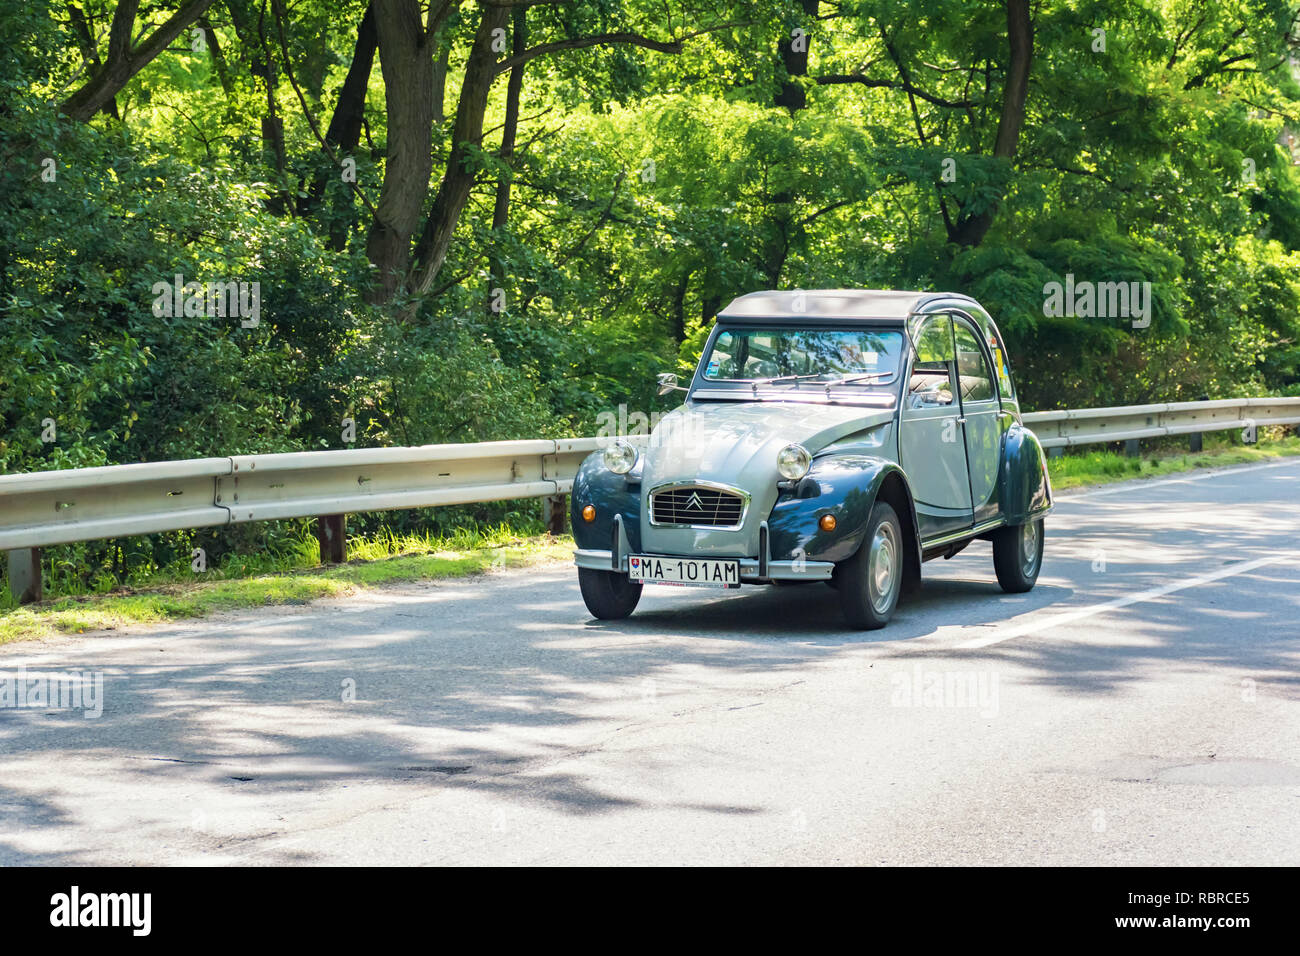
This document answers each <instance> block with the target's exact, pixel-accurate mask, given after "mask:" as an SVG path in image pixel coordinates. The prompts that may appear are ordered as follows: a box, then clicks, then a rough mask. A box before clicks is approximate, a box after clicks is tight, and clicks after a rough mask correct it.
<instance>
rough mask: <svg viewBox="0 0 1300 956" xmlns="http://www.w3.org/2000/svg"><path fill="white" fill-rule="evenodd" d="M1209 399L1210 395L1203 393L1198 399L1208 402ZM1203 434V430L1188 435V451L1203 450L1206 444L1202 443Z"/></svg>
mask: <svg viewBox="0 0 1300 956" xmlns="http://www.w3.org/2000/svg"><path fill="white" fill-rule="evenodd" d="M1209 400H1210V396H1208V395H1202V396H1201V397H1200V398H1198V399H1197V401H1198V402H1208V401H1209ZM1201 436H1202V433H1201V432H1192V433H1191V434H1190V435H1188V436H1187V450H1188V451H1202V450H1204V445H1202V437H1201Z"/></svg>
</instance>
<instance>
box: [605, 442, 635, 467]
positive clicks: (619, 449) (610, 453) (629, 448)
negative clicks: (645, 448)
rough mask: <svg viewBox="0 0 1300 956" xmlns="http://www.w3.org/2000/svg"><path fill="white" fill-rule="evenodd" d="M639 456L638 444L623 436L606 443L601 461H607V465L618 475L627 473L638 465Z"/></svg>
mask: <svg viewBox="0 0 1300 956" xmlns="http://www.w3.org/2000/svg"><path fill="white" fill-rule="evenodd" d="M639 457H640V452H638V451H637V450H636V446H635V445H633V444H632V443H631V442H626V441H623V440H622V439H621V438H620V439H618V440H617V441H615V442H613V443H611V444H609V445H606V446H605V450H604V451H603V452H602V453H601V461H603V462H604V463H605V467H606V468H608V469H609V470H610V471H612V472H613V473H614V474H616V475H626V474H627V473H628V472H630V471H631V470H632V469H633V468H635V467H636V462H637V458H639Z"/></svg>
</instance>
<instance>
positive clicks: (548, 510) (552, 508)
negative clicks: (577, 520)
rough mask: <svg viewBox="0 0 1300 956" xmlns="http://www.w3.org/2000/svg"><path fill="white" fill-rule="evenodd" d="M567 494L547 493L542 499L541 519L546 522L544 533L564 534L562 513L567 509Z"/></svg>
mask: <svg viewBox="0 0 1300 956" xmlns="http://www.w3.org/2000/svg"><path fill="white" fill-rule="evenodd" d="M567 498H568V495H548V496H547V497H545V498H543V499H542V521H544V522H545V523H546V533H547V534H553V535H561V534H564V515H565V513H566V512H567V511H568V510H569V504H568V501H567Z"/></svg>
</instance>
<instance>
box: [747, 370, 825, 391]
mask: <svg viewBox="0 0 1300 956" xmlns="http://www.w3.org/2000/svg"><path fill="white" fill-rule="evenodd" d="M825 374H826V373H825V372H814V373H813V374H811V375H777V376H776V377H775V378H756V379H754V380H752V381H751V382H750V383H749V387H750V389H751V390H752V391H754V392H757V391H758V386H760V385H784V384H786V383H788V382H793V383H794V384H795V385H796V386H797V385H798V384H799V383H800V382H802V381H804V380H806V379H813V378H821V377H822V376H823V375H825Z"/></svg>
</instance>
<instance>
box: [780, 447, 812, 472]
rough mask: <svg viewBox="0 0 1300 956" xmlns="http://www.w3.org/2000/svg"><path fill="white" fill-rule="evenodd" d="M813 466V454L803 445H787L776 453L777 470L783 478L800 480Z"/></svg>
mask: <svg viewBox="0 0 1300 956" xmlns="http://www.w3.org/2000/svg"><path fill="white" fill-rule="evenodd" d="M811 467H812V455H810V454H808V449H807V448H804V447H803V445H795V444H791V445H786V446H785V447H784V448H782V449H781V450H780V451H779V452H777V453H776V470H777V471H779V472H780V473H781V477H782V478H786V479H788V480H790V481H798V480H799V479H800V478H802V477H803V476H804V475H806V474H808V469H809V468H811Z"/></svg>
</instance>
